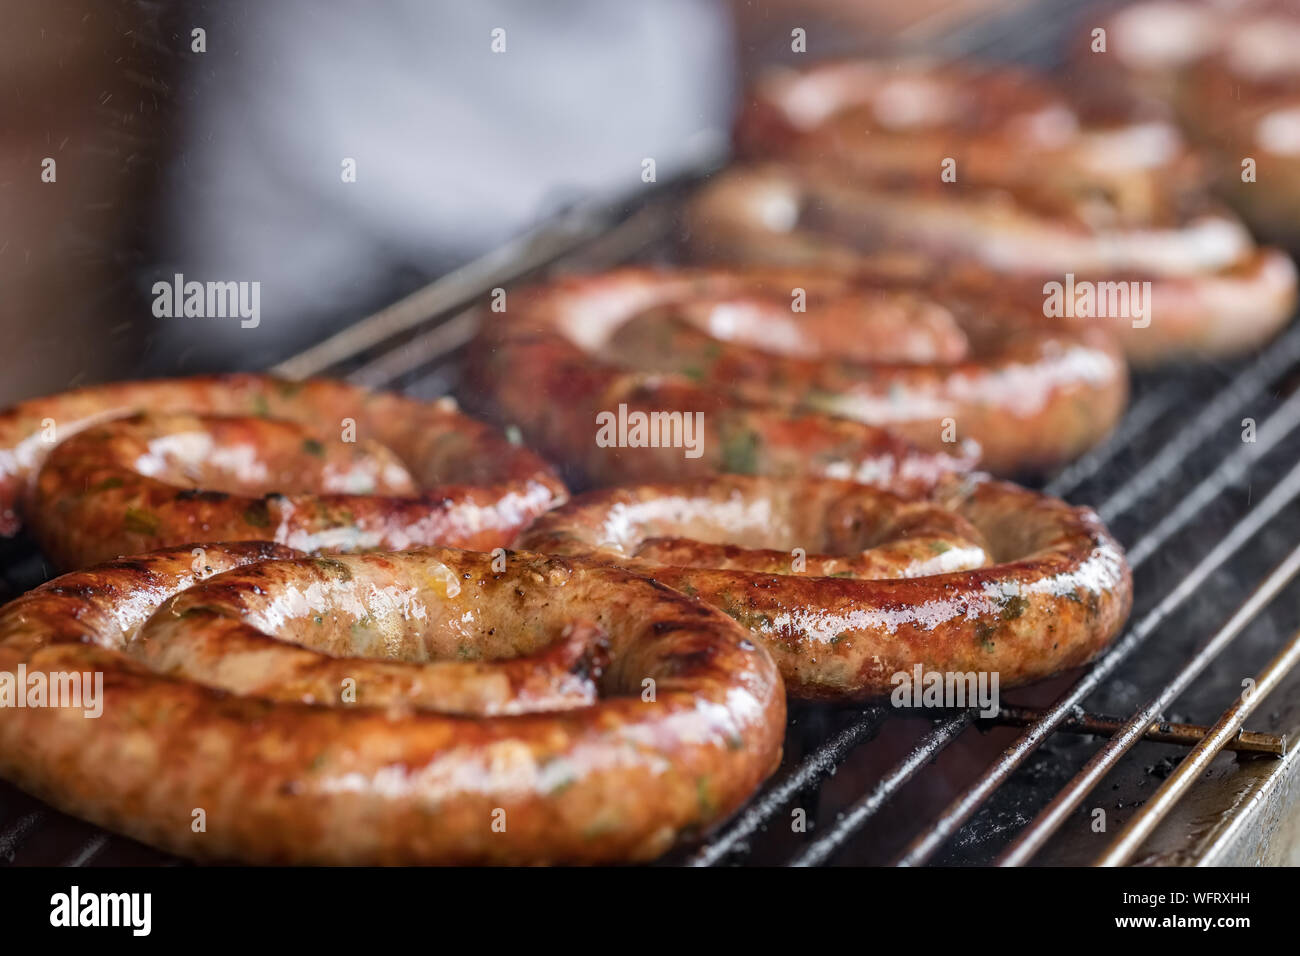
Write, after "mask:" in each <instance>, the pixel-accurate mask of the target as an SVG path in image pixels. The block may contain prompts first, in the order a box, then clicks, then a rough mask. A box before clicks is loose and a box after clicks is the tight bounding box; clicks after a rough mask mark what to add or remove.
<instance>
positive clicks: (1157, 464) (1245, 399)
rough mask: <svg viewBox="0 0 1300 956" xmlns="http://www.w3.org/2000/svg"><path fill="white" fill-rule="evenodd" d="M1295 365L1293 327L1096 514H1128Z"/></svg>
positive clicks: (1298, 354) (1108, 517)
mask: <svg viewBox="0 0 1300 956" xmlns="http://www.w3.org/2000/svg"><path fill="white" fill-rule="evenodd" d="M1297 362H1300V325H1294V326H1292V328H1291V329H1290V331H1288V332H1287V333H1286V334H1285V335H1284V336H1282V338H1280V339H1279V340H1278V341H1276V342H1275V343H1273V345H1271V346H1270V347H1269V348H1268V350H1267V351H1266V352H1265V353H1264V354H1263V355H1262V356H1260V357H1259V358H1258V359H1257V360H1255V361H1254V362H1253V363H1251V365H1249V366H1248V367H1247V368H1246V369H1245V370H1243V371H1242V372H1241V374H1239V375H1238V376H1237V377H1236V378H1235V379H1233V381H1232V382H1231V383H1230V384H1229V385H1228V386H1227V387H1225V388H1224V389H1222V390H1221V391H1220V392H1219V393H1218V394H1216V395H1215V396H1214V397H1213V398H1212V399H1210V401H1209V402H1208V403H1207V404H1206V405H1205V407H1204V408H1202V409H1201V411H1200V413H1199V414H1198V415H1197V416H1196V417H1195V418H1194V419H1192V421H1190V422H1189V423H1188V424H1187V425H1186V426H1185V427H1184V428H1182V429H1180V430H1179V432H1178V433H1177V434H1176V435H1174V436H1173V437H1172V438H1170V439H1169V440H1168V441H1167V442H1165V444H1164V446H1163V447H1162V448H1161V449H1160V451H1159V452H1157V453H1156V455H1155V456H1154V457H1153V458H1151V459H1150V461H1149V462H1148V464H1147V466H1146V467H1144V468H1143V469H1142V470H1141V471H1138V472H1137V473H1135V474H1134V475H1133V477H1131V478H1130V479H1129V480H1128V481H1126V482H1125V483H1124V484H1123V485H1121V486H1120V488H1119V489H1118V490H1117V491H1116V492H1115V493H1114V494H1113V495H1111V497H1110V499H1109V500H1108V501H1107V502H1106V503H1105V504H1104V505H1102V506H1101V507H1099V508H1098V509H1097V512H1098V514H1100V515H1101V517H1102V519H1103V520H1105V521H1107V522H1109V521H1114V520H1115V518H1117V517H1119V516H1120V515H1122V514H1125V513H1127V512H1128V511H1130V510H1131V509H1132V508H1133V507H1134V506H1135V505H1137V504H1138V503H1139V502H1141V501H1142V500H1144V499H1145V498H1146V496H1147V495H1149V494H1150V493H1151V492H1152V491H1154V490H1155V488H1156V487H1157V486H1158V485H1159V484H1160V483H1161V482H1162V481H1163V480H1164V479H1166V478H1167V477H1168V476H1169V475H1170V474H1171V473H1173V472H1174V471H1176V470H1177V469H1178V467H1179V466H1180V465H1182V464H1183V462H1184V461H1185V460H1186V459H1187V454H1188V449H1189V448H1196V447H1197V446H1198V445H1199V444H1200V443H1201V442H1203V441H1205V439H1207V438H1209V437H1210V435H1212V434H1213V433H1214V431H1215V430H1216V429H1218V428H1222V427H1223V426H1224V425H1225V424H1226V423H1227V422H1228V421H1229V420H1230V419H1232V418H1233V417H1234V416H1235V415H1237V414H1239V413H1240V411H1241V409H1242V408H1244V407H1245V406H1246V405H1247V404H1248V403H1250V402H1252V401H1255V400H1257V399H1258V398H1260V397H1261V396H1262V395H1264V394H1265V393H1266V392H1267V391H1268V387H1269V385H1270V384H1271V383H1272V382H1274V381H1276V380H1277V378H1278V377H1279V376H1280V375H1283V374H1285V373H1286V371H1287V370H1288V369H1290V368H1292V367H1293V366H1294V365H1295V364H1296V363H1297Z"/></svg>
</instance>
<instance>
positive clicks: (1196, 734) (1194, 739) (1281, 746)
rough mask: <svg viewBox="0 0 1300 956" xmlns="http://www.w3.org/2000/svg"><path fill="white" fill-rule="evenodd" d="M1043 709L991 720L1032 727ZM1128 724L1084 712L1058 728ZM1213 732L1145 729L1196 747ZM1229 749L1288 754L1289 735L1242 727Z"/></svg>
mask: <svg viewBox="0 0 1300 956" xmlns="http://www.w3.org/2000/svg"><path fill="white" fill-rule="evenodd" d="M1042 716H1043V711H1041V710H1037V709H1035V708H1033V707H1003V708H1002V709H1001V710H1000V711H999V712H998V715H997V716H996V717H994V718H992V719H991V720H990V721H989V723H994V724H1004V725H1007V726H1011V727H1028V726H1030V725H1031V724H1033V723H1035V722H1037V721H1039V720H1041V719H1042ZM1126 723H1127V721H1125V720H1121V719H1120V718H1118V717H1103V716H1100V715H1098V714H1089V713H1080V714H1076V715H1074V716H1071V717H1066V718H1065V720H1063V721H1062V722H1061V723H1060V725H1058V726H1057V728H1056V729H1057V730H1058V731H1065V732H1068V733H1075V734H1090V735H1092V736H1095V737H1113V736H1114V735H1115V734H1117V733H1119V732H1120V731H1121V730H1123V729H1124V725H1125V724H1126ZM1209 732H1210V728H1209V727H1202V726H1199V725H1197V724H1178V723H1172V722H1170V721H1167V720H1154V721H1152V722H1151V724H1150V725H1149V726H1148V727H1147V729H1146V730H1145V731H1143V732H1142V734H1141V737H1142V739H1144V740H1150V741H1154V742H1155V743H1160V744H1180V745H1182V746H1184V747H1195V746H1196V745H1197V744H1199V743H1200V742H1201V741H1202V740H1203V739H1204V738H1205V735H1206V734H1208V733H1209ZM1224 749H1225V750H1233V751H1236V752H1237V753H1247V754H1269V755H1270V756H1273V757H1285V756H1286V736H1285V735H1278V734H1264V733H1259V732H1258V731H1253V730H1240V731H1238V732H1237V734H1236V736H1234V737H1233V738H1232V739H1231V740H1230V741H1229V742H1228V743H1227V744H1225V745H1224Z"/></svg>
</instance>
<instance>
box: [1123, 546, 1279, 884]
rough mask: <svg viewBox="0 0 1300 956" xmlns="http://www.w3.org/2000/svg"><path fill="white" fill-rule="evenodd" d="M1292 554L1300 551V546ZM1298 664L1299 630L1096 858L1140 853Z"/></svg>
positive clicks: (1126, 857) (1127, 856) (1125, 859)
mask: <svg viewBox="0 0 1300 956" xmlns="http://www.w3.org/2000/svg"><path fill="white" fill-rule="evenodd" d="M1292 553H1293V554H1297V553H1300V549H1297V551H1295V552H1292ZM1297 664H1300V631H1297V632H1296V633H1295V634H1294V635H1292V637H1291V639H1290V640H1289V641H1287V643H1286V646H1285V647H1283V648H1282V650H1281V652H1279V653H1278V655H1277V656H1276V657H1274V658H1273V660H1271V661H1270V662H1269V664H1268V666H1267V667H1265V668H1264V670H1263V671H1261V672H1260V674H1259V675H1258V676H1257V677H1256V679H1255V687H1254V690H1253V692H1252V693H1250V694H1248V695H1246V694H1243V695H1241V696H1239V697H1238V698H1237V699H1236V700H1235V701H1234V702H1233V703H1232V705H1231V706H1230V707H1228V709H1227V710H1225V711H1224V712H1223V714H1222V716H1220V717H1219V719H1218V721H1216V722H1215V724H1214V726H1213V727H1212V728H1211V729H1210V732H1209V733H1207V734H1206V735H1205V738H1204V739H1203V740H1202V741H1201V742H1200V743H1199V744H1197V745H1196V746H1195V747H1193V748H1192V750H1191V752H1190V753H1188V754H1187V756H1186V757H1184V758H1183V760H1182V762H1181V763H1180V764H1179V765H1178V768H1177V769H1176V770H1175V771H1174V772H1173V773H1171V774H1170V775H1169V777H1168V778H1167V779H1166V780H1165V782H1164V783H1163V784H1161V785H1160V788H1159V789H1158V790H1157V791H1156V792H1155V796H1153V797H1152V798H1151V799H1150V800H1149V801H1147V802H1146V803H1145V804H1144V805H1143V806H1142V808H1141V809H1140V810H1139V811H1138V812H1137V813H1135V814H1134V815H1133V817H1132V819H1130V820H1129V821H1128V824H1127V825H1126V826H1125V827H1124V829H1123V830H1121V831H1120V833H1119V835H1118V836H1117V837H1116V838H1115V842H1114V843H1112V844H1111V846H1110V847H1109V848H1108V849H1107V850H1106V852H1105V853H1103V854H1102V856H1101V858H1100V859H1099V860H1098V861H1097V863H1098V864H1099V865H1101V866H1120V865H1121V864H1123V863H1125V862H1126V861H1127V860H1128V859H1129V858H1130V857H1131V856H1132V855H1133V854H1134V853H1135V852H1137V849H1138V847H1140V846H1141V845H1142V842H1143V841H1144V840H1145V839H1146V838H1147V837H1149V836H1150V835H1151V833H1152V831H1154V830H1155V828H1156V827H1157V826H1158V825H1159V823H1160V821H1161V820H1163V819H1164V818H1165V816H1166V815H1168V813H1169V811H1170V810H1172V809H1173V808H1174V805H1175V804H1177V803H1178V800H1179V798H1180V797H1182V795H1183V794H1184V793H1186V792H1187V790H1188V788H1190V787H1191V785H1192V784H1193V783H1195V782H1196V779H1197V778H1198V777H1199V776H1200V775H1201V774H1202V773H1204V772H1205V770H1206V769H1208V767H1209V765H1210V762H1211V761H1212V760H1214V758H1215V757H1216V756H1218V754H1219V751H1221V750H1222V749H1223V748H1224V746H1225V745H1226V744H1227V743H1228V741H1230V740H1231V739H1232V738H1233V737H1234V736H1235V735H1236V734H1237V733H1238V732H1239V731H1240V730H1241V728H1242V726H1243V725H1244V724H1245V722H1246V718H1247V717H1249V716H1250V715H1251V713H1252V712H1253V711H1254V710H1255V708H1256V707H1258V706H1259V705H1260V704H1261V703H1262V702H1263V701H1264V698H1266V697H1267V696H1268V695H1269V694H1270V693H1271V692H1272V691H1273V690H1274V689H1276V687H1277V685H1278V684H1280V683H1281V682H1282V681H1283V680H1284V679H1285V678H1286V677H1287V675H1288V674H1290V673H1291V671H1292V670H1293V669H1294V668H1295V667H1296V665H1297Z"/></svg>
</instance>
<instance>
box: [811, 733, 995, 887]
mask: <svg viewBox="0 0 1300 956" xmlns="http://www.w3.org/2000/svg"><path fill="white" fill-rule="evenodd" d="M974 717H975V711H974V710H966V711H962V712H961V713H959V714H955V715H953V716H951V717H947V718H945V719H943V720H941V721H939V722H938V723H936V724H935V726H934V728H933V729H932V730H931V731H930V732H929V733H928V734H926V735H925V737H924V738H923V739H922V740H921V742H920V743H919V744H917V745H916V746H915V747H913V748H912V750H911V751H910V752H909V753H908V754H907V756H906V757H904V758H903V759H902V760H900V761H899V762H898V763H897V764H895V765H894V766H893V768H892V769H891V770H889V771H888V772H887V773H886V774H885V775H884V776H883V777H881V778H880V781H879V782H878V783H877V784H876V785H875V787H873V788H872V789H871V791H870V792H869V793H867V794H865V795H864V796H863V797H861V798H860V799H859V800H858V801H857V802H856V803H854V804H853V806H851V807H850V808H849V810H848V812H846V813H845V814H844V816H843V817H841V818H840V819H839V820H837V821H836V822H835V825H834V826H833V827H832V828H831V829H830V830H828V831H827V832H826V833H825V835H823V836H821V837H818V838H817V839H816V840H813V841H812V843H810V844H809V845H808V846H807V847H806V848H805V849H804V850H803V852H802V853H800V854H799V855H798V856H796V857H795V858H794V859H793V860H791V861H790V863H789V865H790V866H818V865H820V864H822V863H825V862H826V861H827V860H828V859H829V858H830V857H831V855H832V854H834V853H835V851H836V850H838V849H839V848H840V847H841V846H842V845H843V844H844V843H845V842H847V841H848V839H849V838H850V837H851V836H853V834H854V833H856V832H857V831H858V830H859V829H861V828H862V826H863V825H864V824H865V823H866V822H867V821H868V820H870V819H871V817H873V816H874V815H875V814H876V812H877V811H878V810H879V809H880V808H881V807H883V806H884V805H885V804H886V803H887V802H888V801H889V798H890V797H892V796H893V795H894V794H895V793H897V792H898V791H899V790H900V789H902V787H903V785H904V784H906V783H907V782H908V781H909V780H911V779H912V778H913V777H914V776H915V775H916V772H917V771H918V770H920V769H921V768H922V767H924V766H925V765H926V764H927V763H928V762H929V761H931V760H933V759H934V758H935V757H937V756H938V755H939V754H940V753H941V752H942V751H943V749H944V748H945V747H947V746H948V745H949V744H950V743H952V742H953V741H954V740H956V739H957V738H958V737H960V736H961V735H962V732H963V731H965V730H966V728H967V727H969V726H970V725H971V721H972V720H973V719H974Z"/></svg>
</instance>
